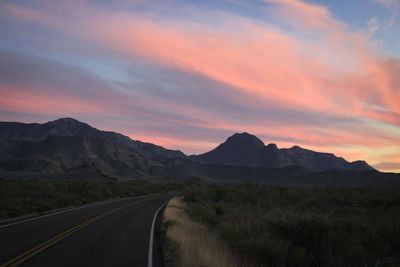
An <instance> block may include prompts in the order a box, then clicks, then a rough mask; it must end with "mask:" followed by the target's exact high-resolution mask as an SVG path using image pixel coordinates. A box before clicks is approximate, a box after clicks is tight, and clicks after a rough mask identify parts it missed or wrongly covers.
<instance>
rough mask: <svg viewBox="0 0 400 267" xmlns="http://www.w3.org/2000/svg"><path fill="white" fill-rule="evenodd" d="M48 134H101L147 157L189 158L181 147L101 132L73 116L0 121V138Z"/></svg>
mask: <svg viewBox="0 0 400 267" xmlns="http://www.w3.org/2000/svg"><path fill="white" fill-rule="evenodd" d="M49 136H89V137H100V138H104V139H107V140H108V141H110V142H111V143H114V144H117V145H119V146H121V147H123V148H124V149H127V150H128V151H131V152H134V153H137V154H138V155H141V156H143V157H146V158H186V155H185V154H183V153H182V152H181V151H179V150H170V149H166V148H164V147H161V146H157V145H154V144H151V143H144V142H141V141H136V140H132V139H130V138H129V137H128V136H125V135H122V134H119V133H115V132H107V131H100V130H98V129H96V128H94V127H92V126H90V125H88V124H86V123H83V122H80V121H78V120H76V119H73V118H61V119H58V120H54V121H49V122H47V123H43V124H39V123H29V124H27V123H20V122H0V138H3V139H12V140H31V141H43V140H45V139H47V138H48V137H49Z"/></svg>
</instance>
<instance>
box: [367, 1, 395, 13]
mask: <svg viewBox="0 0 400 267" xmlns="http://www.w3.org/2000/svg"><path fill="white" fill-rule="evenodd" d="M373 1H374V2H376V3H379V4H381V5H383V6H385V7H386V8H388V9H390V10H392V11H396V12H399V11H400V1H399V0H373Z"/></svg>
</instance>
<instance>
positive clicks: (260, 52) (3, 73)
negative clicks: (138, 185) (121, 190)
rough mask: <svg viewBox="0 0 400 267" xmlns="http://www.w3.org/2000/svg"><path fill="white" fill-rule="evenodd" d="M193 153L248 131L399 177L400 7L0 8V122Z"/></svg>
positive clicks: (127, 3)
mask: <svg viewBox="0 0 400 267" xmlns="http://www.w3.org/2000/svg"><path fill="white" fill-rule="evenodd" d="M61 117H73V118H75V119H78V120H80V121H83V122H86V123H88V124H90V125H92V126H94V127H96V128H99V129H102V130H111V131H115V132H120V133H122V134H125V135H128V136H129V137H131V138H132V139H135V140H141V141H146V142H152V143H155V144H158V145H162V146H164V147H166V148H170V149H179V150H181V151H183V152H184V153H186V154H188V155H190V154H199V153H204V152H206V151H209V150H211V149H212V148H214V147H215V146H217V145H219V144H220V143H222V142H223V141H224V140H225V139H226V138H227V137H229V136H230V135H232V134H234V133H236V132H248V133H251V134H254V135H257V136H258V137H259V138H260V139H262V140H263V141H264V143H266V144H268V143H275V144H277V145H278V147H280V148H284V147H291V146H293V145H299V146H301V147H304V148H308V149H312V150H315V151H320V152H331V153H334V154H335V155H337V156H340V157H344V158H345V159H346V160H348V161H355V160H366V161H367V162H368V163H369V164H371V165H372V166H373V167H375V168H377V169H378V170H381V171H388V172H400V0H346V1H344V0H335V1H331V0H248V1H245V0H220V1H217V0H204V1H197V0H196V1H194V0H191V1H189V0H188V1H179V0H165V1H146V0H114V1H106V0H73V1H52V0H18V1H16V0H2V1H0V120H1V121H19V122H26V123H32V122H39V123H44V122H47V121H51V120H55V119H58V118H61Z"/></svg>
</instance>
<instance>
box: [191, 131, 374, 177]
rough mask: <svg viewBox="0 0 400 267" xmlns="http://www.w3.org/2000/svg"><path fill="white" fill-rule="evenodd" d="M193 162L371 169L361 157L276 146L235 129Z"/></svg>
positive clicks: (312, 169)
mask: <svg viewBox="0 0 400 267" xmlns="http://www.w3.org/2000/svg"><path fill="white" fill-rule="evenodd" d="M191 159H192V160H193V161H195V162H199V163H205V164H214V165H228V166H238V167H239V166H241V167H243V166H249V167H266V168H285V167H290V166H297V167H301V168H305V169H308V170H311V171H330V170H343V171H372V170H375V169H374V168H372V167H371V166H370V165H368V163H366V162H365V161H355V162H348V161H346V160H345V159H343V158H341V157H336V156H335V155H334V154H331V153H321V152H315V151H312V150H307V149H303V148H301V147H299V146H293V147H292V148H288V149H287V148H283V149H279V148H278V147H277V146H276V145H275V144H269V145H267V146H265V145H264V143H263V142H262V141H261V140H260V139H259V138H258V137H256V136H254V135H252V134H249V133H246V132H244V133H235V134H234V135H232V136H231V137H229V138H228V139H226V141H225V142H224V143H222V144H221V145H219V146H218V147H216V148H215V149H213V150H211V151H209V152H207V153H204V154H201V155H197V156H191Z"/></svg>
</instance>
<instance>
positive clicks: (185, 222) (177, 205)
mask: <svg viewBox="0 0 400 267" xmlns="http://www.w3.org/2000/svg"><path fill="white" fill-rule="evenodd" d="M186 209H187V206H186V204H185V203H184V201H183V199H182V198H173V199H171V200H170V201H169V203H168V205H167V207H166V208H165V210H164V216H163V227H164V229H165V231H166V237H167V240H168V241H167V242H169V244H168V245H167V251H166V252H165V253H164V260H165V265H166V266H167V267H169V266H187V267H200V266H211V267H213V266H215V267H225V266H226V267H235V266H239V265H238V260H237V259H235V257H234V256H233V255H232V253H231V252H230V250H229V248H228V247H227V245H226V244H225V243H224V242H223V241H222V240H221V239H220V238H219V237H218V235H217V234H215V233H213V232H212V231H210V230H209V229H207V227H205V226H204V225H202V224H201V223H199V222H195V221H193V220H192V219H191V218H190V217H189V215H188V214H187V213H186V211H185V210H186ZM171 246H172V249H171ZM164 248H165V246H164ZM164 250H165V249H164ZM177 257H178V258H177Z"/></svg>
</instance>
